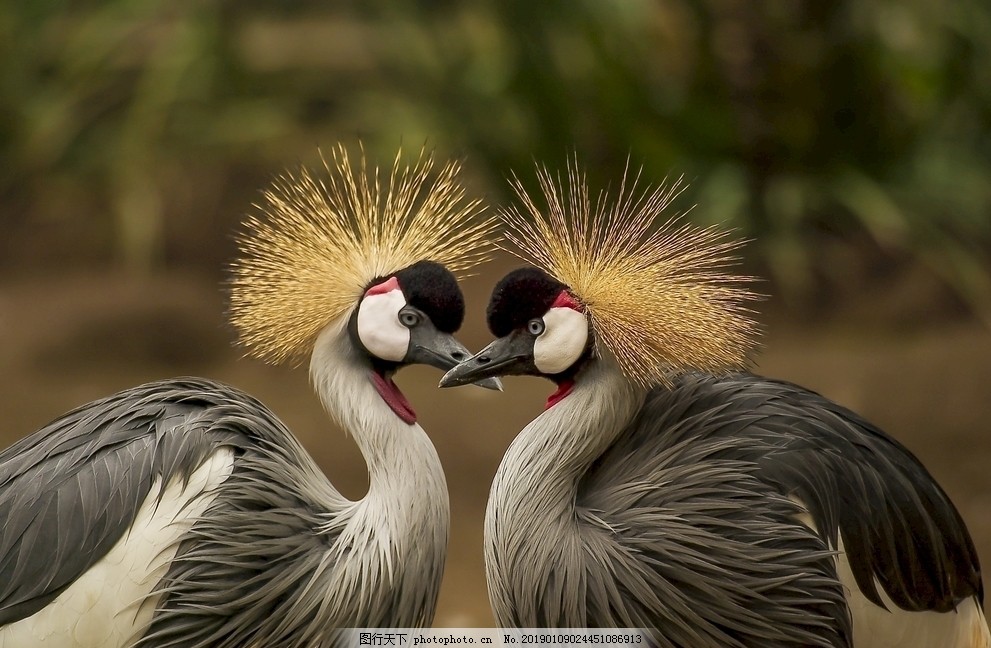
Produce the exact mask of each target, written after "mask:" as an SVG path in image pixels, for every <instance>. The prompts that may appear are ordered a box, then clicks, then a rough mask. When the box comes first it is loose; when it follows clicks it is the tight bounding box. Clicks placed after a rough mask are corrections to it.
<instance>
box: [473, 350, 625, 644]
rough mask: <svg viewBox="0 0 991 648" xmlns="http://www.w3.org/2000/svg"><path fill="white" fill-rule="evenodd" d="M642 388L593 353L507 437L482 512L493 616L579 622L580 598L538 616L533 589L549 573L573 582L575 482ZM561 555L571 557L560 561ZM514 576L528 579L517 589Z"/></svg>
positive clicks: (527, 622)
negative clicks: (557, 394) (551, 614)
mask: <svg viewBox="0 0 991 648" xmlns="http://www.w3.org/2000/svg"><path fill="white" fill-rule="evenodd" d="M644 395H645V394H644V391H643V390H642V389H640V388H638V387H636V386H635V385H633V384H632V383H631V382H630V381H628V380H627V379H626V378H624V377H623V375H622V374H621V373H620V371H619V369H618V368H617V367H616V365H615V364H614V363H612V362H611V361H610V360H608V359H595V360H593V361H592V362H591V363H590V364H589V365H588V366H587V367H586V368H585V369H583V370H582V371H581V372H580V373H579V374H578V375H577V376H576V381H575V387H574V388H573V390H572V391H571V393H570V394H568V396H566V397H565V398H564V399H562V400H561V401H559V402H558V403H557V404H555V405H554V406H552V407H551V408H550V409H548V410H546V411H544V412H543V413H542V414H541V415H540V416H538V417H537V418H536V419H534V420H533V421H531V422H530V424H529V425H527V426H526V427H525V428H524V429H523V431H522V432H520V434H519V435H518V436H517V437H516V439H515V440H514V441H513V443H512V444H511V445H510V447H509V450H508V451H507V452H506V456H505V457H504V458H503V460H502V463H501V464H500V465H499V470H498V472H497V473H496V476H495V480H494V481H493V483H492V491H491V493H490V495H489V504H488V509H487V511H486V516H485V563H486V571H487V575H488V583H489V598H490V601H491V603H492V608H493V612H494V613H495V616H496V621H497V622H498V623H500V624H505V625H513V624H517V625H520V624H522V625H524V626H534V625H541V624H542V623H565V624H571V625H583V624H584V622H585V618H584V612H583V611H582V608H581V605H580V604H581V602H580V601H569V602H566V607H567V606H570V607H568V609H569V610H571V611H570V612H567V613H564V614H563V616H562V618H561V619H550V618H548V617H544V616H542V613H541V612H540V609H539V608H540V604H539V599H540V598H541V597H540V595H538V594H536V592H537V591H538V590H539V589H541V588H544V587H547V583H548V582H551V581H552V580H553V581H555V582H559V583H560V582H564V581H569V580H572V579H574V582H575V583H577V582H580V580H581V578H582V576H581V574H580V573H578V572H580V571H581V569H580V564H579V560H578V559H579V558H580V557H581V556H582V555H583V554H582V552H581V550H580V548H579V547H578V538H577V537H576V530H577V525H576V510H575V501H576V496H577V492H578V485H579V482H580V480H581V478H582V476H583V475H585V473H586V472H588V469H589V467H590V466H591V465H592V463H593V462H594V461H595V460H596V459H598V458H599V457H600V456H601V455H602V453H603V452H604V451H605V450H606V449H607V448H608V447H609V446H610V445H611V444H612V443H613V442H614V441H615V440H616V437H617V436H618V435H619V434H620V432H622V430H623V429H624V428H625V427H626V425H627V424H628V423H629V422H630V420H631V419H632V418H633V416H634V414H635V413H636V412H637V411H638V410H639V409H640V407H641V406H642V404H643V400H644ZM536 538H539V539H541V540H535V539H536ZM568 555H570V556H572V557H573V558H574V560H570V559H569V560H563V561H562V559H561V557H562V556H568ZM572 570H574V571H575V573H573V574H572V573H570V571H572ZM551 572H554V573H551ZM566 572H567V573H566ZM520 578H528V579H530V580H528V581H527V584H526V585H525V586H524V587H523V588H522V589H521V588H520V587H519V583H520Z"/></svg>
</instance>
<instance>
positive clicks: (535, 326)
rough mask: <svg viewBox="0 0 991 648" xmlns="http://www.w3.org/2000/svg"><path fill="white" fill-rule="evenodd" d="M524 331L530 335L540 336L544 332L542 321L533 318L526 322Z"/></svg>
mask: <svg viewBox="0 0 991 648" xmlns="http://www.w3.org/2000/svg"><path fill="white" fill-rule="evenodd" d="M526 330H528V331H530V334H531V335H540V334H541V333H543V332H544V320H542V319H540V318H539V317H535V318H533V319H532V320H530V321H529V322H527V325H526Z"/></svg>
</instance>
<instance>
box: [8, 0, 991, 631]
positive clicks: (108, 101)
mask: <svg viewBox="0 0 991 648" xmlns="http://www.w3.org/2000/svg"><path fill="white" fill-rule="evenodd" d="M359 140H361V141H363V142H364V144H365V147H366V149H367V150H368V151H369V154H370V156H372V157H377V158H378V159H379V160H381V161H383V162H385V163H388V162H389V161H391V156H392V154H393V153H394V151H395V148H396V146H397V145H398V144H400V143H404V144H405V145H407V146H408V147H410V148H414V149H416V148H419V146H420V145H421V144H423V143H424V142H426V143H427V145H428V146H430V147H433V148H434V149H436V151H437V152H438V154H439V155H440V157H447V156H462V157H463V158H464V160H465V165H466V172H467V173H466V176H467V180H468V182H469V184H470V187H471V191H472V193H473V194H475V195H480V196H485V197H486V198H487V200H488V201H489V202H490V203H491V204H493V205H498V204H502V203H504V202H505V201H506V200H508V199H509V196H508V191H507V184H506V182H505V178H506V177H507V175H509V174H510V173H511V172H512V171H516V172H517V173H518V174H520V176H521V177H522V178H523V180H524V182H525V183H527V184H529V185H531V186H532V184H533V182H532V179H533V173H532V163H533V160H539V161H541V162H544V163H547V164H548V165H550V166H551V167H563V162H564V160H565V158H566V156H567V155H568V154H569V152H571V151H576V152H577V153H578V155H579V157H580V159H581V160H582V161H583V162H584V164H586V165H587V166H588V168H589V173H590V179H591V181H592V184H593V185H594V186H604V185H606V184H607V183H609V182H610V181H613V182H615V181H616V180H617V179H618V177H619V176H620V174H621V173H622V169H623V166H624V163H625V161H626V159H627V157H628V156H629V157H630V159H631V160H632V161H633V163H634V165H640V164H642V165H643V166H644V173H645V176H646V177H648V178H651V179H653V180H654V181H659V180H660V179H662V178H663V177H665V176H668V175H674V176H677V175H681V174H684V175H685V176H686V178H687V179H688V180H689V181H690V182H691V187H690V188H689V189H688V191H687V192H686V193H685V194H684V195H683V196H682V198H681V199H680V200H679V204H678V205H677V207H678V208H680V209H682V210H686V209H688V208H690V207H691V206H692V205H697V206H696V207H695V208H694V209H693V210H692V211H691V217H692V218H693V219H695V220H697V221H698V222H701V223H715V222H719V223H724V224H726V225H728V226H731V227H735V228H738V229H739V230H740V231H741V233H742V234H743V235H746V236H748V237H750V238H751V239H753V242H752V243H751V244H750V245H749V246H748V247H747V249H746V251H745V256H746V259H745V268H746V270H747V271H748V272H751V273H755V274H758V275H759V276H761V277H764V278H765V279H766V281H765V282H764V283H763V284H762V285H761V286H760V288H761V290H762V291H763V292H765V293H767V294H768V295H769V299H768V300H767V301H765V302H762V303H761V304H760V305H759V309H760V316H759V317H760V319H761V321H762V322H763V323H764V324H765V330H766V335H765V337H764V344H763V349H762V350H761V352H760V354H759V355H758V356H757V358H756V364H757V369H758V371H759V372H761V373H764V374H767V375H772V376H776V377H781V378H786V379H791V380H794V381H796V382H799V383H801V384H804V385H806V386H809V387H811V388H813V389H816V390H817V391H820V392H822V393H824V394H826V395H828V396H830V397H832V398H834V399H835V400H838V401H839V402H841V403H843V404H845V405H848V406H850V407H852V408H854V409H856V410H858V411H860V412H861V413H863V414H864V415H866V416H867V417H868V418H869V419H871V420H873V421H875V422H876V423H878V424H880V425H881V426H882V427H883V428H885V429H886V430H888V431H889V432H890V433H891V434H893V435H894V436H895V437H896V438H898V439H900V440H901V441H902V442H904V443H905V444H906V445H907V446H908V447H909V448H911V449H912V450H913V451H914V452H916V453H917V454H918V455H919V456H920V457H921V459H922V460H923V462H924V463H925V464H926V465H927V466H928V467H929V468H930V470H931V471H932V472H933V474H934V475H935V476H936V478H937V479H938V480H939V481H940V483H941V484H943V486H944V487H945V488H946V489H947V490H948V491H949V493H950V495H951V496H952V498H953V499H954V501H955V502H956V503H957V505H958V506H959V508H960V509H961V512H962V514H963V517H964V518H965V520H966V521H967V523H968V524H969V526H970V529H971V531H972V532H973V535H974V537H975V540H976V541H977V543H978V548H979V551H980V553H981V556H982V557H983V558H984V560H985V562H986V563H988V564H991V475H989V467H991V423H989V421H991V398H989V396H991V335H989V332H988V325H989V323H991V278H989V277H991V275H989V271H988V269H989V259H991V182H989V178H991V6H989V5H987V4H986V3H984V2H981V1H980V0H964V1H962V2H957V3H951V4H950V5H945V6H939V5H937V4H935V3H931V2H928V0H890V1H884V0H877V1H855V0H844V1H840V2H834V3H813V2H801V1H796V0H777V1H771V2H764V3H751V2H746V1H745V0H696V1H691V0H665V1H659V2H652V1H647V0H623V1H622V2H602V1H599V0H584V1H579V2H575V1H567V2H566V1H565V0H548V1H545V2H532V1H531V0H484V1H481V2H477V3H471V4H469V3H464V4H462V3H452V2H401V1H399V0H370V1H367V2H344V3H336V4H335V8H333V9H330V8H327V7H325V6H322V5H321V4H320V3H314V2H298V3H293V4H292V5H291V7H289V6H283V5H281V4H276V3H262V2H253V1H249V2H236V3H235V2H205V3H189V2H164V1H163V2H104V3H75V4H73V5H72V6H66V5H65V4H64V3H57V2H51V1H42V2H33V3H5V4H4V5H2V6H0V230H2V234H0V386H2V389H0V412H2V413H3V424H2V427H0V446H6V445H8V444H9V443H10V442H12V441H13V440H14V439H16V438H18V437H20V436H22V435H25V434H27V433H29V432H31V431H32V430H34V429H36V428H37V427H39V426H41V425H43V424H45V423H46V422H48V421H49V420H51V419H52V418H54V417H56V416H57V415H59V414H61V413H62V412H64V411H66V410H67V409H69V408H71V407H73V406H75V405H78V404H81V403H83V402H86V401H88V400H91V399H94V398H97V397H100V396H104V395H107V394H109V393H111V392H113V391H116V390H118V389H122V388H125V387H128V386H132V385H135V384H138V383H140V382H143V381H147V380H153V379H158V378H163V377H168V376H176V375H190V374H192V375H201V376H208V377H212V378H216V379H220V380H224V381H228V382H230V383H232V384H234V385H236V386H238V387H241V388H244V389H246V390H247V391H249V392H251V393H252V394H254V395H256V396H257V397H259V398H261V399H262V400H263V401H264V402H266V403H267V404H268V405H269V406H271V407H272V408H273V409H274V410H275V411H276V412H277V413H278V414H279V415H280V416H282V417H283V418H284V420H286V422H287V423H288V424H289V426H290V427H291V428H292V429H293V430H295V431H296V432H297V433H298V434H299V436H300V438H301V439H302V441H303V443H304V444H305V445H306V447H307V448H308V449H309V450H310V451H311V452H312V453H313V455H314V456H315V457H316V458H317V460H318V462H319V463H320V465H321V466H322V467H323V468H324V469H325V470H326V472H327V474H328V475H329V476H330V477H331V479H332V481H333V482H334V483H335V484H336V485H337V486H338V487H339V488H340V489H341V490H342V491H343V492H344V493H345V494H347V495H349V496H351V497H360V496H361V495H362V493H363V488H364V487H365V483H366V482H365V468H364V465H363V463H362V461H361V458H360V456H359V455H358V453H357V451H356V450H355V448H354V446H353V444H352V442H351V441H350V440H349V439H347V438H346V437H345V436H344V435H343V434H342V433H341V432H340V431H339V430H337V429H335V428H334V427H333V426H331V425H330V424H329V423H328V422H326V419H325V417H324V416H323V413H322V412H321V411H320V408H319V405H318V404H317V402H316V399H315V398H314V397H313V396H312V394H311V392H310V389H309V386H308V384H307V377H306V372H305V370H303V369H296V370H292V369H288V368H274V367H268V366H264V365H261V364H259V363H257V362H254V361H248V360H244V359H241V358H240V356H239V352H238V351H237V350H236V349H234V348H232V346H231V341H232V338H233V336H232V335H231V332H230V330H229V329H228V328H227V327H226V325H225V322H224V309H225V303H224V291H223V285H222V282H223V279H224V268H225V266H226V264H227V263H228V262H229V260H230V258H231V256H232V253H233V245H232V241H231V236H230V235H231V233H232V231H233V230H234V228H235V227H236V225H237V223H238V221H239V220H240V218H241V217H242V216H243V215H244V214H245V213H247V212H249V211H250V210H251V209H252V207H251V205H252V203H254V202H256V201H257V200H258V196H259V193H258V192H259V190H260V189H261V188H262V187H263V186H264V185H265V184H266V183H267V182H268V181H269V180H270V179H271V178H272V177H273V176H274V175H275V174H277V173H279V172H281V171H282V170H284V169H286V168H287V167H293V166H296V165H297V164H299V163H300V162H303V163H308V164H313V163H315V162H316V161H317V159H318V158H317V153H316V150H317V147H318V146H321V147H323V148H325V149H329V148H330V147H331V146H332V145H333V144H335V143H336V142H338V141H342V142H344V143H345V144H348V145H355V144H356V143H357V142H358V141H359ZM512 266H513V262H512V260H511V259H507V258H502V257H500V258H498V259H497V260H496V261H494V262H493V263H492V264H490V265H487V266H484V267H483V268H482V269H481V270H480V274H479V276H476V277H472V278H471V279H469V280H468V281H466V282H465V289H466V293H467V298H468V308H469V314H468V318H467V321H466V325H465V329H464V330H463V335H462V339H463V340H464V341H465V343H466V344H468V346H469V347H470V348H473V349H476V348H478V347H480V346H481V345H482V344H483V343H485V342H486V341H487V340H488V333H487V332H486V331H485V327H484V322H483V315H482V314H483V311H484V307H485V302H486V299H487V295H488V291H489V289H490V288H491V286H492V284H493V283H494V282H495V281H496V280H497V278H498V277H499V276H501V274H502V273H503V272H505V271H506V270H507V269H509V268H510V267H512ZM438 379H439V373H438V372H437V371H435V370H431V369H426V368H415V369H411V370H408V371H407V372H405V373H403V374H400V377H399V383H400V385H401V386H403V387H404V388H405V390H406V391H407V394H408V395H409V397H410V400H411V401H412V402H413V404H414V406H416V408H417V410H418V412H419V414H420V417H421V422H422V424H423V427H424V428H425V429H426V430H427V431H428V432H429V433H430V434H431V435H432V437H433V438H434V439H435V441H436V444H437V447H438V450H439V452H440V454H441V458H442V460H443V461H444V464H445V467H446V470H447V474H448V482H449V485H450V490H451V504H452V514H453V519H454V529H453V532H452V537H451V548H450V555H449V560H448V566H447V572H446V577H445V582H444V587H443V590H442V593H441V603H440V609H439V610H438V615H437V618H436V624H437V625H439V626H460V625H465V626H475V625H480V626H485V625H489V624H490V623H491V617H490V614H489V611H488V604H487V601H486V596H485V584H484V571H483V563H482V555H481V530H482V518H483V515H484V507H485V500H486V495H487V491H488V486H489V483H490V480H491V477H492V475H493V474H494V472H495V469H496V467H497V465H498V462H499V459H500V457H501V455H502V453H503V451H504V450H505V448H506V447H507V445H508V444H509V442H510V440H511V439H512V437H513V435H514V433H515V432H516V431H518V430H519V429H520V428H521V427H522V426H523V425H524V424H525V423H526V422H527V421H528V420H529V419H530V418H532V417H533V416H534V415H535V414H536V413H537V412H538V411H539V409H540V407H541V404H542V402H543V399H544V398H545V397H546V396H547V394H548V393H549V392H550V391H551V387H550V385H549V383H542V382H540V381H537V380H535V379H510V380H508V381H507V392H506V393H505V394H501V395H499V394H493V393H490V392H486V391H483V390H481V389H476V388H460V389H457V390H449V391H444V392H440V391H437V390H435V389H434V388H433V385H434V384H436V380H438Z"/></svg>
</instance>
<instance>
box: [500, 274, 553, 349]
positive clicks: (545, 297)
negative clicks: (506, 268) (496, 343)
mask: <svg viewBox="0 0 991 648" xmlns="http://www.w3.org/2000/svg"><path fill="white" fill-rule="evenodd" d="M567 288H568V287H567V286H566V285H564V284H563V283H561V282H560V281H558V280H557V279H555V278H554V277H552V276H550V275H549V274H547V273H546V272H544V271H543V270H540V269H538V268H519V269H518V270H513V271H512V272H510V273H509V274H507V275H506V276H505V277H503V278H502V280H501V281H499V283H497V284H496V287H495V288H494V289H493V290H492V298H491V299H490V300H489V308H488V311H487V313H486V315H487V317H488V322H489V330H490V331H492V334H493V335H495V336H496V337H503V336H504V335H508V334H509V333H511V332H512V331H513V330H515V329H517V328H520V327H521V326H524V325H525V324H526V323H527V322H529V321H530V320H531V319H533V318H535V317H543V316H544V315H545V314H546V313H547V311H548V310H550V308H551V305H552V304H553V303H554V300H555V299H556V298H557V296H558V295H560V294H561V291H562V290H567Z"/></svg>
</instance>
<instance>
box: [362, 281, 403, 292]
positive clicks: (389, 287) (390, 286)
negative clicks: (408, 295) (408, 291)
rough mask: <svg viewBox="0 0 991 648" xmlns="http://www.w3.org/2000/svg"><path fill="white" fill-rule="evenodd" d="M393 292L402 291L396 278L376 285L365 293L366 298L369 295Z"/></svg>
mask: <svg viewBox="0 0 991 648" xmlns="http://www.w3.org/2000/svg"><path fill="white" fill-rule="evenodd" d="M393 290H400V288H399V280H398V279H396V278H395V277H389V278H388V279H387V280H386V281H383V282H382V283H380V284H375V285H374V286H372V287H371V288H369V289H368V290H366V291H365V297H368V296H369V295H381V294H383V293H387V292H392V291H393Z"/></svg>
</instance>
